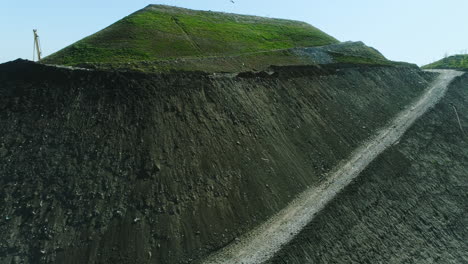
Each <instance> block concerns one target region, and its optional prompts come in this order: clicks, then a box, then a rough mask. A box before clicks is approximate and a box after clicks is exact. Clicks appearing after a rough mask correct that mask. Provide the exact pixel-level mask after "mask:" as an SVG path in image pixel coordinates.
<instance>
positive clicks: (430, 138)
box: [268, 74, 468, 264]
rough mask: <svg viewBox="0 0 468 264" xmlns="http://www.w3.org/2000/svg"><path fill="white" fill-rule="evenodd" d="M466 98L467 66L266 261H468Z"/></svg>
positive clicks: (467, 95)
mask: <svg viewBox="0 0 468 264" xmlns="http://www.w3.org/2000/svg"><path fill="white" fill-rule="evenodd" d="M467 100H468V75H467V74H465V75H464V76H462V77H460V78H458V79H457V80H455V81H454V82H453V83H452V85H451V86H450V88H449V91H448V94H447V96H446V97H445V98H443V99H442V101H441V102H440V103H439V104H438V105H437V106H436V107H435V108H434V109H433V110H431V111H430V112H428V113H427V114H426V115H425V116H423V117H422V118H421V119H420V120H419V121H418V122H416V123H415V125H414V126H413V127H412V128H411V129H410V130H409V131H408V132H407V134H406V135H405V136H404V137H403V138H402V139H401V141H400V143H399V144H398V145H395V146H393V147H392V148H390V149H388V150H387V151H386V152H385V153H384V154H383V155H382V156H380V157H379V158H378V159H376V160H375V161H374V162H373V163H372V164H371V166H369V167H368V169H366V170H365V171H364V172H363V173H362V175H360V176H359V178H357V179H356V181H355V182H354V183H352V184H351V185H349V186H348V187H347V188H346V189H345V190H344V191H343V192H342V193H341V194H340V195H338V196H337V198H336V199H335V200H334V201H332V202H331V203H330V204H329V205H328V206H327V208H326V209H324V210H323V211H322V212H321V213H320V214H319V215H318V216H317V217H316V218H315V220H313V221H312V222H311V223H310V224H309V225H308V226H307V228H306V229H304V231H303V232H301V233H300V234H299V235H298V236H297V237H296V238H295V239H294V240H293V241H291V242H290V243H289V244H288V245H287V246H285V247H284V248H283V249H282V250H281V251H280V252H279V253H278V254H277V255H276V257H275V258H273V259H272V260H271V261H269V262H268V263H275V264H276V263H293V264H294V263H297V264H299V263H300V264H303V263H467V262H468V242H467V241H468V229H467V226H468V174H467V172H468V138H467V136H468V135H467V134H466V132H467V131H468V105H467V104H466V101H467ZM457 115H458V117H457Z"/></svg>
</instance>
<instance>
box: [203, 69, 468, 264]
mask: <svg viewBox="0 0 468 264" xmlns="http://www.w3.org/2000/svg"><path fill="white" fill-rule="evenodd" d="M433 72H438V73H440V75H439V76H438V78H437V79H436V80H435V81H434V82H433V83H432V84H431V86H430V87H429V88H428V89H427V91H426V92H425V93H424V94H423V95H422V96H420V97H419V98H418V99H417V100H416V101H415V102H414V103H412V104H411V105H409V106H408V107H407V108H405V110H403V111H402V112H400V113H399V114H398V115H397V116H396V117H395V118H394V119H393V120H392V121H391V122H389V124H388V125H387V126H386V127H384V128H382V129H381V130H379V131H378V132H377V133H376V135H375V136H374V137H373V138H371V139H370V140H368V141H367V142H365V143H364V144H363V145H362V146H361V147H359V148H358V149H356V150H355V151H354V152H353V153H352V154H351V156H350V158H349V159H348V160H346V161H344V162H342V163H340V164H338V166H336V168H335V169H334V170H332V171H331V172H330V173H329V175H328V177H327V180H326V181H324V182H322V183H321V184H320V185H318V186H314V187H310V188H309V189H307V190H306V191H304V192H303V193H301V194H300V195H299V196H298V197H297V198H296V199H295V200H294V201H293V202H291V203H290V204H289V205H288V206H287V207H285V208H284V209H283V210H281V211H279V212H278V213H277V214H276V215H275V216H273V217H272V218H270V219H269V220H268V221H267V222H265V223H263V224H261V225H260V226H258V227H257V228H255V229H254V230H253V231H251V232H249V233H247V234H245V235H244V236H242V237H241V238H240V240H239V241H237V242H235V243H232V244H230V245H228V246H226V247H225V248H223V249H221V250H219V251H218V252H216V253H214V254H213V255H211V256H209V257H208V258H207V259H206V260H204V261H203V262H202V263H203V264H221V263H223V264H224V263H226V264H253V263H263V262H265V261H267V260H268V259H270V258H271V257H273V256H274V254H275V253H276V252H278V251H279V250H280V249H281V248H282V246H283V245H285V244H286V243H288V242H289V241H291V239H293V238H294V236H295V235H297V234H298V233H299V232H300V231H301V230H302V229H303V228H304V227H305V226H306V225H307V224H308V223H309V222H310V221H312V219H313V218H314V216H315V215H316V214H317V213H318V212H319V211H320V210H322V209H323V208H324V207H325V205H326V204H327V203H328V202H329V201H331V200H332V199H333V198H334V197H335V196H336V195H337V193H339V192H340V191H341V190H342V189H343V188H344V187H346V186H347V185H348V184H349V183H351V181H352V180H353V179H354V178H356V177H357V176H358V175H359V174H360V173H361V172H362V171H363V170H364V169H365V168H366V167H367V166H368V165H369V164H370V163H371V162H372V161H373V160H374V159H375V158H376V157H377V156H378V155H379V154H381V153H382V152H383V151H384V150H385V149H386V148H388V147H389V146H391V145H393V144H395V143H397V142H398V140H399V139H400V137H401V136H402V135H403V134H404V133H405V132H406V130H407V129H408V128H409V127H410V126H411V125H412V124H413V123H414V122H415V121H416V120H417V119H418V118H419V117H421V116H422V115H423V114H424V113H425V112H426V111H427V110H429V109H430V108H432V107H433V106H434V105H435V104H436V103H437V102H438V101H439V100H440V99H441V98H442V97H443V96H444V95H445V93H446V91H447V89H448V85H449V84H450V82H451V81H452V80H453V79H454V78H455V77H457V76H461V75H463V72H458V71H453V70H433ZM376 107H378V106H376Z"/></svg>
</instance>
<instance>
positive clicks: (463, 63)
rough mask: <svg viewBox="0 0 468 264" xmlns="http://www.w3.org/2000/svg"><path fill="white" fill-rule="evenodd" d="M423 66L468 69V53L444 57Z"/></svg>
mask: <svg viewBox="0 0 468 264" xmlns="http://www.w3.org/2000/svg"><path fill="white" fill-rule="evenodd" d="M423 68H424V69H459V70H468V55H454V56H450V57H447V58H443V59H441V60H439V61H436V62H433V63H431V64H428V65H426V66H423Z"/></svg>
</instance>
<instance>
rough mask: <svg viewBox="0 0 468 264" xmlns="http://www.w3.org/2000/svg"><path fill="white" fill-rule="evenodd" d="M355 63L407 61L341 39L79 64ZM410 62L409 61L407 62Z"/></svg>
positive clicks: (235, 67) (230, 67)
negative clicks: (224, 52) (213, 53)
mask: <svg viewBox="0 0 468 264" xmlns="http://www.w3.org/2000/svg"><path fill="white" fill-rule="evenodd" d="M332 63H353V64H367V65H404V63H399V62H393V61H389V60H387V59H386V58H385V57H384V56H383V55H382V54H381V53H380V52H378V51H377V50H375V49H373V48H371V47H368V46H366V45H365V44H364V43H362V42H342V43H338V44H331V45H326V46H320V47H307V48H291V49H281V50H274V51H260V52H250V53H244V54H236V55H229V56H228V55H225V56H205V57H197V58H193V57H192V58H177V59H165V60H154V61H133V62H128V63H119V62H117V63H115V62H112V63H81V64H79V66H80V67H84V68H91V69H107V70H119V71H141V72H146V73H158V72H169V71H174V70H178V71H180V70H182V71H204V72H231V73H236V72H242V71H262V70H268V68H269V67H270V66H272V65H274V66H292V65H314V64H332ZM406 65H407V66H409V65H408V64H406Z"/></svg>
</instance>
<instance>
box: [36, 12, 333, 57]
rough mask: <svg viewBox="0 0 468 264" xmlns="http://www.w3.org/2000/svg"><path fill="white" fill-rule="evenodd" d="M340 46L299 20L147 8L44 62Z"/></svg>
mask: <svg viewBox="0 0 468 264" xmlns="http://www.w3.org/2000/svg"><path fill="white" fill-rule="evenodd" d="M333 43H338V41H337V40H336V39H334V38H333V37H331V36H329V35H327V34H325V33H324V32H322V31H320V30H319V29H317V28H315V27H313V26H311V25H309V24H306V23H303V22H298V21H291V20H284V19H271V18H261V17H254V16H243V15H234V14H226V13H217V12H209V11H194V10H188V9H183V8H175V7H168V6H159V5H151V6H148V7H146V8H144V9H142V10H140V11H138V12H136V13H134V14H131V15H130V16H127V17H125V18H123V19H122V20H120V21H118V22H116V23H115V24H113V25H111V26H109V27H107V28H105V29H103V30H101V31H99V32H97V33H95V34H93V35H91V36H89V37H86V38H84V39H82V40H80V41H78V42H76V43H75V44H72V45H71V46H68V47H66V48H65V49H63V50H61V51H59V52H57V53H55V54H52V55H50V56H48V57H46V58H45V59H44V60H43V62H44V63H52V64H64V65H76V64H80V63H118V62H120V63H122V62H133V61H144V60H149V61H152V60H162V59H174V58H181V57H203V56H221V55H235V54H243V53H248V52H256V51H269V50H277V49H287V48H293V47H310V46H322V45H328V44H333Z"/></svg>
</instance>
